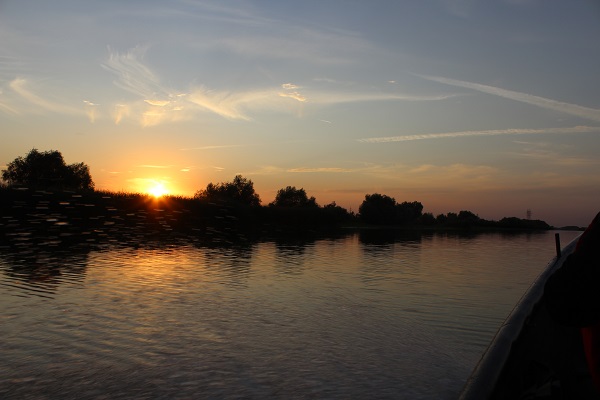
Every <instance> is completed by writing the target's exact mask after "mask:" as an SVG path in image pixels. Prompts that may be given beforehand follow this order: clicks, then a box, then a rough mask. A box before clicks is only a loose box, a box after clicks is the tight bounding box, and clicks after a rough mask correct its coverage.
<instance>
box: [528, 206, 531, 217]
mask: <svg viewBox="0 0 600 400" xmlns="http://www.w3.org/2000/svg"><path fill="white" fill-rule="evenodd" d="M527 219H531V209H529V208H528V209H527Z"/></svg>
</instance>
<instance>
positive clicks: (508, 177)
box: [0, 0, 600, 225]
mask: <svg viewBox="0 0 600 400" xmlns="http://www.w3.org/2000/svg"><path fill="white" fill-rule="evenodd" d="M0 138H1V142H2V145H1V146H0V167H1V169H3V168H5V167H6V164H8V163H9V162H10V161H12V160H13V159H15V158H16V157H17V156H24V155H26V154H27V152H28V151H29V150H31V149H32V148H37V149H38V150H40V151H44V150H51V149H53V150H59V151H61V152H62V154H63V156H64V158H65V160H66V162H67V163H75V162H85V163H86V164H88V165H89V166H90V170H91V173H92V177H93V179H94V181H95V183H96V188H98V189H108V190H115V191H118V190H124V191H135V192H146V191H149V190H150V188H151V187H152V186H154V185H155V184H161V185H163V187H164V188H165V190H167V191H168V192H170V193H172V194H179V195H186V196H191V195H193V194H194V192H196V191H197V190H200V189H203V188H205V187H206V185H207V184H208V183H209V182H213V183H217V182H224V181H231V180H232V179H233V177H234V176H235V175H237V174H241V175H243V176H245V177H247V178H249V179H251V180H252V181H253V182H254V185H255V189H256V191H257V192H258V194H259V195H260V196H261V199H262V202H263V204H268V203H269V202H271V201H272V200H273V199H274V197H275V194H276V192H277V190H278V189H280V188H282V187H285V186H288V185H290V186H296V187H298V188H300V187H303V188H304V189H305V190H306V191H307V193H308V195H309V196H315V197H316V199H317V202H318V203H319V204H321V205H325V204H328V203H330V202H331V201H336V202H337V204H338V205H341V206H343V207H345V208H347V209H351V210H353V211H357V209H358V206H359V204H360V203H361V202H362V200H363V199H364V196H365V194H367V193H383V194H387V195H389V196H392V197H394V198H395V199H396V200H397V201H399V202H402V201H420V202H421V203H423V205H424V211H425V212H431V213H433V214H434V215H437V214H439V213H447V212H449V211H451V212H458V211H460V210H470V211H472V212H474V213H475V214H478V215H479V216H480V217H482V218H486V219H499V218H502V217H504V216H517V217H520V218H525V216H526V210H527V209H531V210H532V213H533V218H535V219H543V220H545V221H547V222H548V223H550V224H553V225H567V224H578V225H587V223H588V222H590V221H591V219H592V218H593V216H594V215H595V214H596V213H597V212H598V211H600V157H599V155H600V3H599V2H598V1H595V0H573V1H564V0H498V1H476V0H423V1H352V0H339V1H336V0H316V1H311V0H309V1H286V0H282V1H194V0H174V1H164V0H163V1H152V0H143V1H141V0H138V1H136V0H130V1H118V0H106V1H100V0H97V1H80V0H57V1H47V0H43V1H42V0H38V1H35V0H26V1H22V0H0Z"/></svg>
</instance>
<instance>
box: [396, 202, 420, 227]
mask: <svg viewBox="0 0 600 400" xmlns="http://www.w3.org/2000/svg"><path fill="white" fill-rule="evenodd" d="M422 213H423V204H421V203H420V202H418V201H413V202H410V203H409V202H406V201H404V202H402V203H401V204H397V205H396V222H397V223H399V224H407V223H413V222H416V221H417V220H418V219H419V217H421V215H422Z"/></svg>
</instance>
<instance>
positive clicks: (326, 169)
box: [287, 167, 354, 173]
mask: <svg viewBox="0 0 600 400" xmlns="http://www.w3.org/2000/svg"><path fill="white" fill-rule="evenodd" d="M287 172H294V173H298V172H302V173H316V172H331V173H340V172H354V170H351V169H347V168H338V167H317V168H292V169H288V170H287Z"/></svg>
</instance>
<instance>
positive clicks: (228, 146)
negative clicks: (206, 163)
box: [179, 144, 248, 151]
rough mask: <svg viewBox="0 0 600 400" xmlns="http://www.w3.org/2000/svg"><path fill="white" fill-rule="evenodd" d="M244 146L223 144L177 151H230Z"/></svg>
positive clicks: (244, 145)
mask: <svg viewBox="0 0 600 400" xmlns="http://www.w3.org/2000/svg"><path fill="white" fill-rule="evenodd" d="M246 146H248V145H246V144H224V145H214V146H199V147H186V148H183V149H179V150H182V151H188V150H215V149H230V148H234V147H246Z"/></svg>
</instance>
